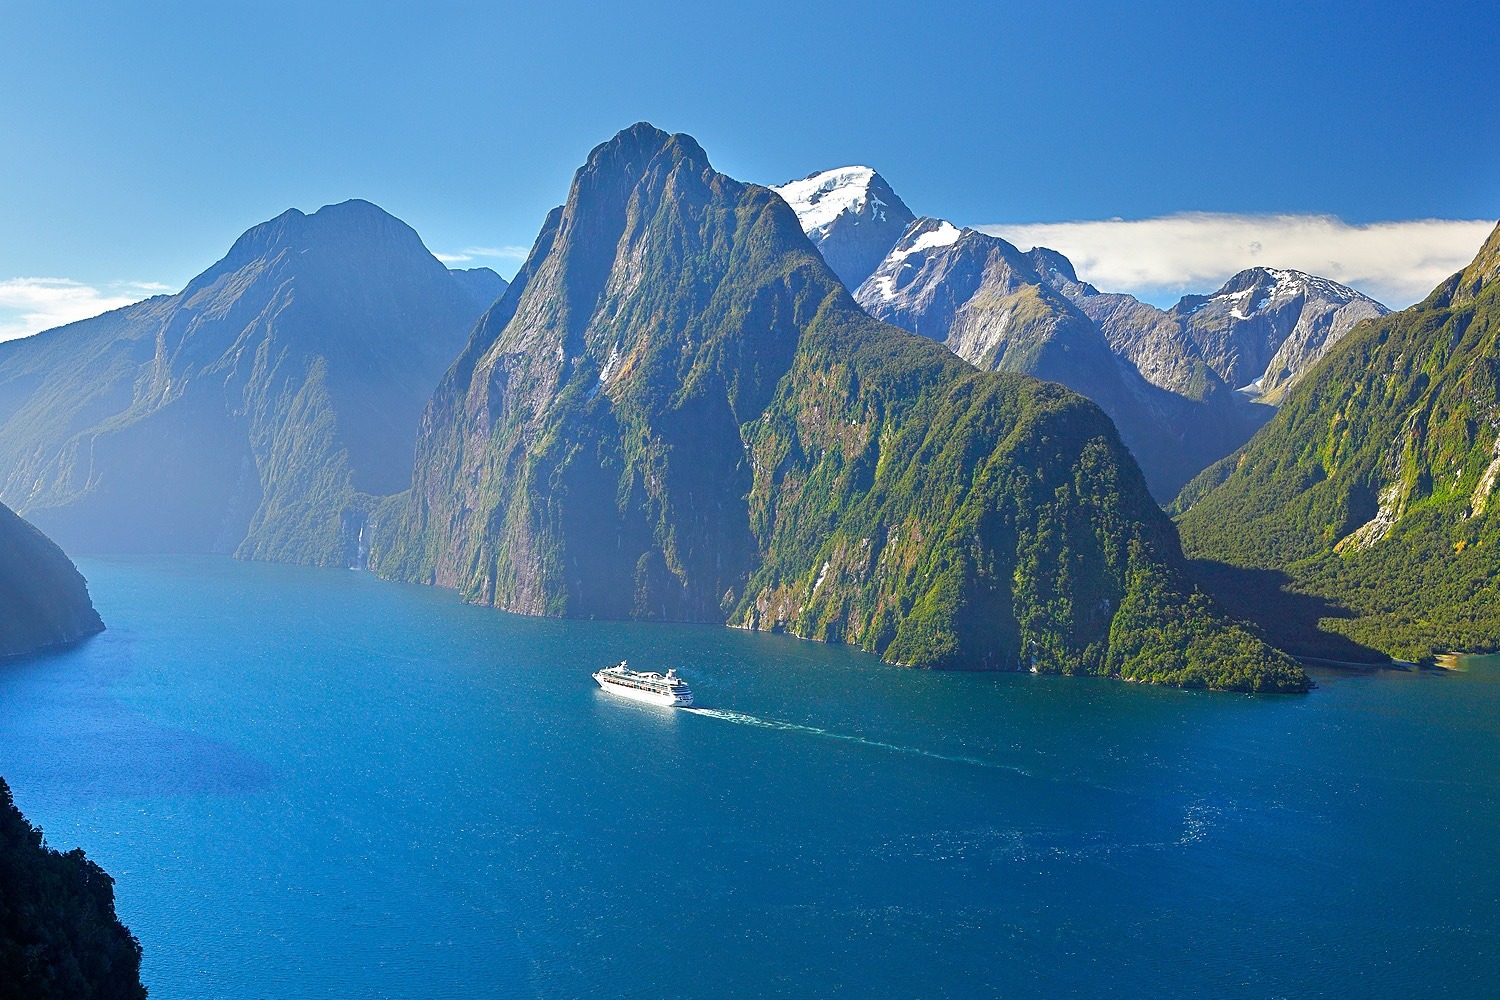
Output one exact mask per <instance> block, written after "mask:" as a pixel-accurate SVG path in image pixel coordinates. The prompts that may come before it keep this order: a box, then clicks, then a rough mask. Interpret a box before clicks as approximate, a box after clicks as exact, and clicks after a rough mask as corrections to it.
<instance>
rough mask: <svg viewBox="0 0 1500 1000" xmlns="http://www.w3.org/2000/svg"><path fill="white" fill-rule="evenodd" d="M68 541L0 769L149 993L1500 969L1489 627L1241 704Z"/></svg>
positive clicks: (1486, 972) (1136, 980) (1051, 981)
mask: <svg viewBox="0 0 1500 1000" xmlns="http://www.w3.org/2000/svg"><path fill="white" fill-rule="evenodd" d="M80 565H81V568H82V569H83V570H84V572H85V574H86V575H87V576H88V578H89V580H90V584H91V588H92V591H93V594H94V598H95V602H96V604H97V605H98V607H99V609H100V611H101V613H102V614H103V615H104V618H105V620H106V621H107V622H108V623H109V625H110V630H109V631H108V632H106V633H105V634H104V635H102V636H100V637H98V638H97V639H94V640H91V641H90V642H88V643H87V644H85V645H84V646H82V647H81V648H78V649H76V650H72V651H69V652H67V653H63V654H60V655H55V656H50V657H45V658H39V659H33V660H29V661H23V662H16V663H10V664H5V665H0V775H3V776H5V777H6V778H7V779H8V780H9V781H10V783H11V785H12V787H13V788H14V791H15V795H16V799H17V802H18V804H19V805H20V806H21V808H22V809H23V811H25V812H26V813H27V815H28V816H29V817H30V818H31V819H32V820H33V821H34V822H36V823H38V824H40V825H41V826H42V827H43V828H44V829H45V831H46V833H47V836H48V840H49V842H50V843H51V844H52V845H53V846H55V847H59V848H65V849H66V848H71V847H75V846H81V847H83V848H84V849H85V850H87V851H88V853H89V854H90V856H92V857H93V858H94V859H95V860H97V861H98V862H99V863H100V864H102V865H103V866H104V867H105V868H106V869H107V870H108V871H109V872H111V873H112V874H113V875H114V877H115V880H116V893H117V904H118V909H119V912H120V914H121V916H122V917H123V918H124V920H125V921H126V922H127V923H128V924H129V925H130V927H131V928H132V930H134V931H135V933H136V934H137V935H138V936H139V937H140V939H141V942H142V945H143V946H144V948H145V954H146V960H145V967H144V975H145V978H146V981H147V985H148V986H149V987H150V990H151V995H152V996H153V998H157V1000H179V998H189V997H191V998H220V997H223V998H244V997H276V998H312V997H317V998H341V997H351V998H353V997H359V998H368V997H403V998H405V997H423V998H446V997H474V998H483V997H523V996H524V997H557V998H571V997H641V998H657V997H724V996H795V997H821V996H848V997H886V996H889V997H987V996H1020V995H1023V994H1025V995H1043V996H1098V995H1108V994H1113V995H1122V996H1162V995H1170V994H1176V995H1200V996H1220V997H1236V996H1243V997H1272V996H1362V997H1414V996H1444V995H1447V996H1481V995H1496V994H1497V993H1500V862H1497V853H1500V667H1496V666H1493V665H1491V664H1490V663H1488V662H1483V661H1481V662H1478V663H1476V664H1475V665H1474V667H1473V668H1472V669H1470V670H1468V671H1465V672H1453V673H1449V672H1436V671H1432V672H1413V673H1401V672H1385V673H1374V674H1337V673H1320V674H1319V675H1318V681H1319V684H1320V685H1321V686H1320V687H1319V688H1318V689H1317V690H1316V691H1314V692H1313V693H1312V694H1310V695H1307V696H1282V697H1260V698H1254V697H1244V696H1237V695H1225V694H1208V693H1193V692H1182V691H1175V690H1163V689H1155V688H1145V687H1141V686H1138V685H1131V684H1122V683H1116V682H1110V681H1096V680H1073V679H1066V678H1050V677H1032V676H1029V675H1009V674H1007V675H991V676H985V675H952V674H926V673H916V672H911V671H905V670H900V669H896V668H890V667H886V666H883V665H881V664H879V663H878V662H876V661H875V660H873V659H871V658H869V657H866V656H862V655H859V654H857V653H854V652H851V651H849V650H844V649H839V648H834V647H825V646H820V645H816V644H813V643H804V642H800V641H798V640H794V639H785V638H780V637H770V636H761V635H747V634H742V633H738V632H734V631H730V630H727V629H719V628H706V627H705V628H699V627H688V626H660V625H640V624H621V623H606V622H563V621H552V620H539V619H529V618H518V617H513V616H509V615H503V614H499V613H497V612H494V611H490V610H485V609H478V608H471V607H465V606H463V605H461V604H459V603H458V602H457V600H456V599H455V598H454V596H453V595H452V594H449V593H446V592H443V591H438V590H431V589H424V588H413V587H403V586H396V585H392V584H388V583H383V582H381V581H378V580H376V579H373V578H371V577H370V576H368V575H365V574H358V573H349V572H339V571H319V570H306V569H294V568H288V567H278V566H266V565H257V564H246V563H238V562H233V561H230V560H227V559H128V560H127V559H110V560H101V559H91V560H83V561H81V562H80ZM622 657H628V658H629V659H630V660H631V661H632V664H633V665H637V666H640V667H648V666H649V667H661V668H665V667H676V668H677V669H678V670H679V671H681V672H682V673H683V674H684V675H686V676H687V677H688V679H689V680H690V681H691V682H692V685H693V689H694V691H695V692H696V693H697V695H698V698H699V701H700V703H701V704H703V705H704V706H709V707H710V708H711V711H708V712H683V711H677V712H672V711H666V710H661V709H653V708H649V707H645V706H637V705H634V704H631V703H624V702H619V701H617V700H615V699H613V698H611V697H609V696H607V695H604V694H603V693H601V692H599V691H598V690H597V689H596V688H595V687H594V685H593V684H592V682H591V681H590V680H589V677H588V675H589V673H590V672H591V671H592V670H593V669H595V668H596V667H598V666H599V665H601V664H603V663H606V662H609V661H613V660H618V659H620V658H622Z"/></svg>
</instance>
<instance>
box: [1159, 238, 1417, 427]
mask: <svg viewBox="0 0 1500 1000" xmlns="http://www.w3.org/2000/svg"><path fill="white" fill-rule="evenodd" d="M1389 312H1390V310H1389V309H1387V308H1386V307H1385V306H1383V305H1381V304H1380V303H1379V302H1376V301H1375V300H1374V299H1372V298H1369V297H1368V296H1366V295H1361V294H1360V293H1359V292H1356V291H1355V290H1354V289H1352V288H1347V287H1345V286H1344V285H1340V284H1339V283H1337V282H1334V281H1329V280H1328V279H1327V278H1319V277H1316V276H1315V275H1311V274H1303V273H1302V272H1301V271H1283V270H1271V269H1268V268H1264V267H1254V268H1250V269H1249V270H1246V271H1241V272H1240V273H1239V274H1236V275H1235V276H1234V277H1232V278H1230V279H1229V280H1228V281H1227V282H1225V283H1224V287H1223V288H1220V289H1219V290H1218V291H1217V292H1215V293H1214V294H1213V295H1207V296H1203V295H1190V296H1187V297H1185V298H1184V299H1183V300H1182V301H1181V302H1179V303H1178V304H1177V305H1176V306H1174V307H1172V317H1173V319H1176V320H1177V321H1178V322H1179V323H1180V324H1181V326H1182V329H1183V330H1184V331H1185V333H1186V334H1187V336H1188V337H1189V338H1190V339H1191V340H1192V341H1193V342H1194V343H1195V344H1197V345H1198V348H1199V350H1200V351H1201V352H1202V355H1203V357H1204V359H1205V360H1206V361H1207V363H1208V365H1209V366H1210V367H1211V368H1213V370H1214V371H1215V372H1216V373H1218V375H1219V377H1220V378H1222V379H1223V380H1224V381H1225V382H1227V383H1229V384H1230V385H1232V386H1234V387H1236V388H1247V389H1250V390H1252V391H1254V392H1256V393H1257V394H1260V395H1263V396H1267V397H1270V398H1272V399H1277V398H1280V395H1281V394H1282V393H1283V392H1284V391H1285V390H1286V389H1288V388H1290V387H1291V386H1292V385H1294V384H1295V383H1296V382H1297V380H1298V379H1299V378H1300V377H1301V376H1302V375H1303V374H1304V373H1305V372H1307V371H1308V370H1309V369H1310V368H1311V367H1312V366H1313V364H1315V363H1316V362H1317V361H1318V359H1319V358H1321V357H1322V356H1323V355H1324V354H1325V353H1326V352H1327V351H1328V349H1329V348H1330V347H1332V346H1333V345H1334V344H1336V343H1338V341H1339V340H1341V339H1342V338H1343V336H1344V335H1345V334H1346V333H1348V332H1349V331H1350V330H1351V329H1353V327H1354V325H1355V324H1356V323H1358V322H1360V321H1361V320H1366V319H1374V318H1375V317H1378V316H1384V315H1386V314H1387V313H1389Z"/></svg>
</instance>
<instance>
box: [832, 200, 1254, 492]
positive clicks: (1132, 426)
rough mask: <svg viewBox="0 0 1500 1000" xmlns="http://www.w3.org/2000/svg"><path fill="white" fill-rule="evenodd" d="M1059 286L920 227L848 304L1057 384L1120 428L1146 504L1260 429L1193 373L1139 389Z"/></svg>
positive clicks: (991, 245) (968, 356)
mask: <svg viewBox="0 0 1500 1000" xmlns="http://www.w3.org/2000/svg"><path fill="white" fill-rule="evenodd" d="M1069 282H1071V284H1078V283H1077V279H1076V277H1074V276H1073V268H1072V265H1071V264H1070V263H1069V262H1068V260H1067V258H1065V257H1063V256H1062V255H1061V254H1057V253H1055V252H1054V251H1050V250H1040V251H1032V252H1031V253H1029V254H1027V253H1022V252H1021V251H1020V250H1018V249H1017V248H1016V247H1014V246H1012V245H1011V244H1010V243H1008V242H1006V241H1005V240H1003V239H1000V238H999V237H997V236H988V235H986V234H984V233H981V232H977V231H975V230H973V229H959V228H958V227H956V226H954V225H953V224H952V223H949V222H943V221H940V220H937V219H930V218H924V219H919V220H917V221H916V222H914V223H913V224H912V225H911V226H910V227H909V228H908V229H907V231H906V233H905V234H904V235H903V236H902V237H901V239H900V240H899V241H898V242H897V243H896V245H895V247H893V248H892V249H891V251H890V253H889V254H887V256H886V258H885V259H884V260H883V261H882V262H881V264H880V266H879V267H878V268H877V269H876V270H875V272H874V273H873V274H872V275H871V276H870V277H869V278H868V279H867V280H866V281H865V282H864V284H862V285H860V286H859V288H858V289H857V290H856V292H855V295H854V297H855V300H856V301H857V302H858V303H859V304H860V305H861V306H863V307H864V309H865V311H866V312H868V313H869V314H870V315H871V316H874V317H875V318H876V319H880V320H884V321H886V322H888V323H893V324H895V325H896V326H900V327H902V328H903V329H906V330H910V331H911V332H913V333H920V334H922V335H924V336H928V337H931V338H933V339H934V340H938V341H941V342H943V343H944V344H946V345H947V346H948V347H949V349H951V350H952V351H953V352H954V353H955V354H957V355H958V356H959V357H961V358H963V359H964V360H966V361H968V362H970V363H971V364H974V365H976V366H978V367H980V368H983V369H986V370H989V371H1013V372H1021V373H1024V374H1027V375H1033V376H1035V377H1037V378H1041V379H1046V380H1048V381H1053V382H1060V383H1062V384H1063V385H1066V386H1067V387H1068V388H1070V389H1072V390H1073V391H1075V392H1078V393H1082V394H1083V395H1085V396H1087V397H1088V398H1090V399H1092V400H1093V401H1094V402H1095V403H1098V404H1099V406H1100V407H1101V408H1102V409H1103V410H1104V412H1105V413H1107V414H1109V416H1110V418H1111V419H1112V420H1113V421H1114V422H1115V425H1116V426H1117V427H1118V428H1119V430H1120V436H1121V437H1122V438H1123V439H1124V441H1125V443H1126V445H1127V446H1129V448H1130V450H1131V452H1132V454H1133V455H1134V456H1135V458H1136V460H1137V461H1138V462H1139V463H1140V465H1141V468H1142V469H1143V470H1144V471H1145V473H1146V479H1147V481H1148V482H1149V483H1150V485H1151V488H1152V492H1153V493H1154V494H1155V495H1156V496H1157V497H1158V498H1159V499H1161V500H1163V501H1166V500H1170V499H1171V498H1172V497H1173V496H1175V495H1176V494H1177V492H1178V490H1180V489H1181V488H1182V486H1183V484H1184V483H1186V482H1187V481H1188V480H1189V479H1190V478H1192V476H1193V475H1195V474H1196V473H1197V472H1198V471H1199V470H1201V469H1202V468H1204V467H1205V466H1207V465H1209V464H1210V463H1212V462H1214V461H1216V460H1217V459H1219V458H1221V457H1222V456H1223V455H1225V454H1226V453H1227V452H1229V451H1232V450H1233V449H1234V448H1235V447H1237V446H1238V445H1239V444H1241V443H1242V442H1243V441H1244V440H1245V439H1246V438H1248V437H1249V436H1250V434H1251V432H1252V431H1253V430H1254V429H1255V427H1256V426H1258V423H1259V420H1260V419H1261V417H1260V415H1259V414H1258V413H1257V412H1255V408H1254V407H1251V406H1248V405H1246V404H1245V403H1244V401H1243V400H1240V399H1237V398H1235V395H1234V393H1233V392H1231V391H1229V390H1228V388H1227V387H1226V386H1224V385H1223V384H1222V383H1221V382H1220V380H1218V379H1217V378H1216V377H1214V375H1213V373H1212V371H1211V370H1210V369H1208V368H1207V366H1206V365H1203V364H1201V363H1200V364H1199V366H1198V369H1197V372H1196V374H1197V379H1196V381H1193V380H1188V379H1180V380H1177V381H1175V382H1174V383H1173V384H1172V386H1171V387H1170V388H1163V387H1161V386H1158V385H1155V384H1153V383H1152V382H1150V381H1148V380H1147V379H1146V377H1145V376H1144V375H1143V374H1142V373H1141V372H1140V371H1139V370H1138V369H1137V368H1136V366H1135V365H1134V364H1133V363H1132V362H1131V360H1130V359H1129V358H1128V356H1124V355H1123V354H1121V353H1117V351H1116V349H1115V348H1114V346H1113V345H1112V344H1111V343H1110V341H1109V340H1108V339H1107V338H1106V337H1105V335H1104V334H1103V332H1102V331H1101V329H1100V326H1099V324H1098V323H1097V322H1096V321H1095V319H1094V318H1093V317H1091V316H1090V315H1088V314H1087V313H1086V312H1084V311H1083V309H1082V308H1080V306H1079V305H1077V304H1075V302H1074V301H1072V300H1071V299H1070V298H1069V297H1068V296H1067V295H1066V294H1064V293H1063V291H1059V289H1058V288H1057V287H1054V284H1058V285H1062V286H1063V287H1064V288H1065V289H1066V288H1068V287H1071V285H1070V284H1069ZM1132 301H1133V300H1132ZM1179 382H1189V383H1190V384H1187V385H1182V384H1178V383H1179Z"/></svg>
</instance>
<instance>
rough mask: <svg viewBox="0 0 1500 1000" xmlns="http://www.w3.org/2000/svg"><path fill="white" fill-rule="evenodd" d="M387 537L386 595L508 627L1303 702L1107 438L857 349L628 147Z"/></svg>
mask: <svg viewBox="0 0 1500 1000" xmlns="http://www.w3.org/2000/svg"><path fill="white" fill-rule="evenodd" d="M813 180H815V179H813ZM811 182H812V181H811V180H810V181H809V183H811ZM867 190H873V189H867ZM875 200H876V198H875V197H874V196H873V195H872V197H871V198H869V199H868V200H866V201H865V202H864V204H863V207H862V208H860V209H859V211H860V212H862V213H870V212H871V211H872V206H874V205H875ZM879 200H880V201H882V202H885V199H883V198H880V199H879ZM880 207H881V209H882V210H884V209H887V208H890V207H892V206H891V203H890V202H885V204H884V205H883V206H880ZM864 218H865V219H866V221H869V220H871V219H873V221H874V222H876V223H877V224H880V223H881V222H882V220H881V219H880V218H878V217H876V216H871V215H868V214H866V215H865V216H864ZM861 224H862V225H863V224H865V223H864V222H862V223H861ZM837 232H838V228H837V227H836V226H832V227H830V228H829V229H828V230H827V231H826V232H825V233H824V236H825V238H826V239H832V238H833V235H834V234H835V233H837ZM1053 294H1054V295H1055V293H1053ZM1058 298H1059V300H1060V301H1065V300H1061V299H1060V297H1058ZM1089 331H1090V332H1091V333H1094V335H1096V336H1097V332H1096V331H1093V330H1092V327H1089ZM372 524H373V528H374V530H373V539H374V545H375V548H374V550H373V552H372V565H373V566H374V568H376V569H377V570H379V571H380V572H382V573H384V574H386V575H389V576H392V577H395V578H398V579H404V580H412V581H418V582H428V583H438V584H441V585H444V586H450V587H453V588H456V589H457V590H459V591H460V593H462V594H463V595H464V597H465V598H466V599H468V600H471V601H476V602H480V603H484V604H492V605H495V606H496V607H501V608H506V609H509V610H513V611H520V612H524V613H530V614H553V615H570V616H579V617H590V616H597V617H632V618H648V619H663V620H691V621H714V622H728V623H730V624H735V625H740V626H744V627H748V628H757V629H772V630H785V631H789V632H792V633H794V634H797V635H801V636H805V637H809V638H815V639H822V640H827V641H841V642H849V643H854V644H857V645H860V646H862V647H864V648H866V649H868V650H871V651H872V652H875V653H878V654H880V655H881V656H883V657H885V658H886V659H887V660H890V661H892V662H896V663H903V664H908V665H912V666H921V667H969V668H989V669H1015V668H1018V667H1022V668H1030V669H1034V670H1038V671H1048V672H1065V673H1101V674H1112V675H1116V676H1122V677H1130V678H1136V679H1141V680H1154V681H1163V682H1169V683H1180V684H1191V685H1211V686H1216V687H1233V688H1239V689H1245V690H1301V689H1304V688H1305V687H1306V684H1307V681H1306V678H1305V676H1304V675H1303V674H1302V672H1301V670H1300V669H1299V668H1297V667H1296V666H1295V665H1294V664H1293V663H1291V662H1290V661H1289V660H1287V659H1285V658H1284V657H1282V656H1281V655H1280V654H1278V653H1275V652H1274V651H1272V650H1271V649H1269V648H1268V647H1266V646H1265V645H1264V644H1263V643H1261V642H1260V641H1259V640H1258V639H1256V638H1254V637H1253V636H1252V635H1250V634H1249V633H1247V632H1245V631H1244V630H1243V629H1241V628H1240V627H1239V626H1237V625H1234V624H1233V623H1231V622H1228V621H1226V620H1225V619H1223V618H1222V617H1221V616H1220V615H1219V614H1218V612H1217V611H1215V610H1214V608H1213V606H1212V605H1211V603H1210V602H1209V601H1208V600H1207V599H1206V598H1205V597H1203V596H1202V595H1201V594H1198V593H1196V592H1195V590H1194V589H1193V587H1192V585H1191V584H1190V583H1189V582H1188V580H1187V578H1186V576H1185V573H1184V567H1183V563H1182V559H1181V556H1180V553H1179V549H1178V543H1177V541H1176V538H1175V535H1174V532H1173V529H1172V525H1171V523H1170V522H1169V521H1168V520H1167V519H1166V517H1165V515H1164V514H1163V513H1162V512H1161V510H1160V508H1159V507H1158V506H1157V504H1156V503H1154V502H1153V501H1152V500H1151V498H1150V496H1149V494H1148V493H1147V491H1146V488H1145V483H1144V481H1143V480H1142V478H1141V475H1140V472H1139V470H1138V468H1137V467H1136V465H1135V463H1134V462H1133V461H1132V459H1131V458H1130V456H1129V454H1128V453H1127V452H1126V451H1125V449H1124V448H1123V447H1122V446H1121V444H1120V441H1119V438H1118V436H1117V434H1116V432H1115V429H1114V427H1113V426H1112V424H1111V423H1110V421H1109V420H1108V419H1107V418H1106V417H1105V416H1104V414H1103V413H1101V412H1100V411H1099V409H1098V408H1097V407H1095V406H1094V405H1093V404H1091V403H1089V402H1088V401H1087V400H1085V399H1083V398H1082V397H1080V396H1077V395H1074V394H1073V393H1071V392H1068V391H1067V390H1065V389H1063V388H1061V387H1058V386H1050V385H1047V384H1045V383H1042V382H1039V381H1036V380H1034V379H1031V378H1028V377H1025V376H1021V375H1015V374H1007V375H996V374H989V373H984V372H980V371H978V370H977V369H975V368H973V367H972V366H969V365H967V364H965V363H964V362H963V361H961V360H960V359H959V358H958V357H957V356H955V355H954V354H952V353H951V352H949V351H946V350H943V349H941V348H940V347H938V346H937V345H936V344H933V343H932V342H931V341H929V340H926V339H924V338H920V337H913V336H911V335H910V334H908V333H906V332H904V331H901V330H899V329H896V328H895V327H892V326H888V325H886V324H883V323H880V322H877V321H875V320H873V319H872V318H871V317H870V316H868V315H867V314H866V313H865V312H864V311H863V310H861V309H860V308H859V307H858V305H857V304H856V303H855V302H854V300H853V299H852V298H851V297H850V295H849V293H848V292H847V291H846V289H845V288H844V286H843V284H841V282H840V280H839V279H838V278H837V277H836V276H835V274H834V273H833V272H832V271H831V270H830V269H829V267H828V265H827V264H825V262H824V260H823V259H822V258H821V257H820V256H819V254H818V253H817V252H816V251H814V249H813V247H812V246H811V245H810V244H809V242H808V240H807V238H806V237H805V236H804V234H803V232H802V226H801V225H799V222H798V219H797V217H796V216H795V215H794V214H793V212H792V211H791V210H789V209H788V207H787V205H786V203H785V202H784V201H783V200H782V199H781V198H779V197H777V195H776V194H774V193H773V192H772V191H770V190H768V189H766V188H762V187H757V186H755V185H749V184H742V183H740V182H738V181H735V180H732V179H730V178H728V177H726V176H724V175H723V174H720V173H717V172H716V171H715V170H714V169H713V168H712V167H711V166H710V165H709V162H708V158H707V156H706V155H705V154H704V152H703V151H702V149H700V148H699V147H698V145H697V144H696V143H695V142H694V141H693V140H692V139H691V138H689V137H687V136H683V135H668V134H666V133H664V132H661V131H659V130H657V129H655V128H652V127H651V126H649V125H645V124H641V125H637V126H635V127H633V128H631V129H628V130H626V131H625V132H622V133H620V134H619V135H617V136H616V137H615V138H614V139H612V140H611V141H609V142H607V143H605V144H603V145H601V146H599V147H598V148H597V149H595V150H594V151H593V152H592V153H591V154H590V156H589V158H588V161H587V163H586V164H585V165H584V166H583V167H582V168H581V169H580V170H579V171H578V173H577V174H576V176H575V177H574V180H573V184H572V188H571V190H570V192H569V196H568V200H567V203H566V204H565V205H564V206H563V207H561V208H559V209H557V210H555V211H554V212H553V213H552V214H551V215H549V216H548V218H547V220H546V223H545V225H544V227H543V229H542V232H541V234H540V236H539V237H538V238H537V241H536V244H535V246H534V247H533V249H532V252H531V255H530V256H529V257H528V259H527V261H526V263H525V264H524V265H523V267H522V268H521V271H520V273H518V274H517V276H516V278H515V280H514V283H513V284H512V285H511V287H510V288H509V289H508V290H507V292H506V294H505V296H504V298H502V299H501V301H500V302H499V303H498V304H496V306H495V307H494V308H493V309H491V310H490V312H489V313H488V314H487V315H486V317H485V318H484V319H483V320H482V321H481V322H480V324H479V325H478V327H477V328H476V329H475V331H474V334H473V336H472V337H471V339H470V342H469V344H468V346H467V347H466V348H465V350H464V352H463V353H462V355H461V356H460V357H459V360H458V362H457V363H456V364H455V365H454V366H453V368H452V369H450V371H449V372H448V374H447V375H446V376H445V377H444V379H443V381H442V383H441V384H440V385H439V387H438V389H437V392H436V393H435V395H434V396H433V400H432V404H431V406H430V407H429V409H428V411H427V415H426V417H425V418H424V420H423V424H422V432H421V436H420V438H419V441H418V445H417V471H416V475H415V482H414V487H413V491H412V494H411V496H410V497H409V498H400V497H398V498H395V499H393V500H391V501H389V502H387V503H386V504H384V505H382V506H381V507H380V509H379V510H378V511H377V512H376V514H375V515H374V517H373V519H372Z"/></svg>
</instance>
